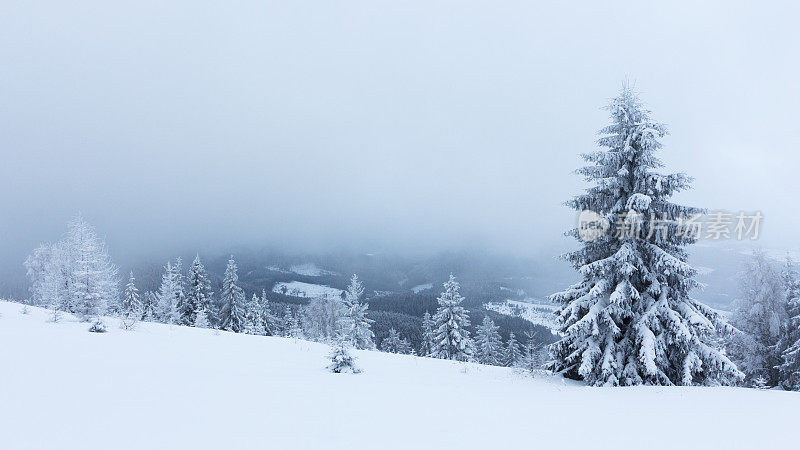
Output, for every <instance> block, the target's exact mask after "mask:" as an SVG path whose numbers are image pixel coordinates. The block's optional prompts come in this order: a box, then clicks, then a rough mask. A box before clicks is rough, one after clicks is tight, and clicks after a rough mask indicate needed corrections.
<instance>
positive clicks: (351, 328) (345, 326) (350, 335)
mask: <svg viewBox="0 0 800 450" xmlns="http://www.w3.org/2000/svg"><path fill="white" fill-rule="evenodd" d="M363 294H364V286H363V285H362V284H361V281H359V279H358V275H355V274H353V277H352V278H351V279H350V284H349V285H348V286H347V289H346V290H345V292H344V307H345V313H344V321H343V323H342V333H343V335H344V338H345V339H347V340H348V341H350V343H351V344H352V345H353V347H355V348H359V349H373V348H375V341H374V339H375V335H374V334H373V333H372V329H371V326H372V322H374V320H372V319H368V318H367V308H369V305H368V304H366V303H361V301H360V299H361V296H362V295H363Z"/></svg>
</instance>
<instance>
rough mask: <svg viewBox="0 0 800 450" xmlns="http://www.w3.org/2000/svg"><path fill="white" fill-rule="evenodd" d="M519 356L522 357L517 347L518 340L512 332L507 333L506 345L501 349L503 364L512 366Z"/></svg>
mask: <svg viewBox="0 0 800 450" xmlns="http://www.w3.org/2000/svg"><path fill="white" fill-rule="evenodd" d="M520 358H522V350H520V349H519V342H517V338H516V336H514V333H509V334H508V341H507V342H506V347H505V349H503V361H502V362H503V365H504V366H506V367H514V366H515V365H516V364H517V361H519V359H520Z"/></svg>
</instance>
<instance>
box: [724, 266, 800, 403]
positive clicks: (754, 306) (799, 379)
mask: <svg viewBox="0 0 800 450" xmlns="http://www.w3.org/2000/svg"><path fill="white" fill-rule="evenodd" d="M740 288H741V297H740V298H739V299H737V300H736V301H735V302H734V312H733V315H732V317H731V324H732V325H733V326H735V327H736V328H737V331H736V332H735V333H733V334H732V335H731V336H730V337H729V338H728V339H727V341H726V344H727V349H728V352H729V354H730V356H731V358H732V359H733V360H734V361H735V362H736V364H737V365H738V367H739V369H740V370H742V372H744V374H745V375H746V379H747V381H748V382H749V383H751V384H753V385H759V386H760V385H766V386H782V387H783V388H784V389H790V390H800V278H798V274H797V271H796V270H795V267H794V265H793V263H792V261H791V260H790V259H789V258H787V259H786V263H785V265H784V267H783V268H782V269H781V268H780V267H778V265H777V264H776V263H775V262H774V261H773V260H772V259H770V258H769V257H768V256H767V255H766V254H765V253H764V252H762V251H756V252H755V253H754V254H753V256H752V258H751V259H750V261H749V262H748V264H747V267H746V270H745V271H744V272H743V273H742V274H741V277H740Z"/></svg>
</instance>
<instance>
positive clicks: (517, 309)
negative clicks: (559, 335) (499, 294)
mask: <svg viewBox="0 0 800 450" xmlns="http://www.w3.org/2000/svg"><path fill="white" fill-rule="evenodd" d="M530 300H532V299H530ZM483 307H484V308H486V309H488V310H490V311H495V312H498V313H500V314H505V315H507V316H512V317H519V318H522V319H525V320H527V321H528V322H531V323H533V324H535V325H541V326H543V327H547V328H549V329H550V330H551V331H552V332H554V333H555V330H556V329H557V328H558V325H557V324H556V316H555V314H553V312H554V311H555V310H556V308H557V307H556V306H555V305H550V304H542V303H531V302H530V301H524V302H523V301H518V300H506V301H504V302H494V303H486V304H484V305H483Z"/></svg>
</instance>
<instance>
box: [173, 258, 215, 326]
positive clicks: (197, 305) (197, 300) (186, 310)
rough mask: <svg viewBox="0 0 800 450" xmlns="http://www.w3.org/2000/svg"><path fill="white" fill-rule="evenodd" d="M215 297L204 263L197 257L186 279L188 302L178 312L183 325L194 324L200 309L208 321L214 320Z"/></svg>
mask: <svg viewBox="0 0 800 450" xmlns="http://www.w3.org/2000/svg"><path fill="white" fill-rule="evenodd" d="M213 296H214V293H213V291H212V290H211V280H210V279H209V278H208V273H207V272H206V268H205V267H203V263H202V262H201V261H200V255H196V256H195V257H194V261H192V265H191V266H190V267H189V274H188V275H187V277H186V300H185V302H184V303H183V307H182V308H181V309H180V310H179V311H178V313H179V314H180V318H181V323H184V324H186V325H191V324H193V323H194V322H195V316H196V315H197V311H198V310H199V309H203V310H204V311H205V313H206V319H207V320H211V319H213V317H214V311H213V308H214V301H213Z"/></svg>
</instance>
